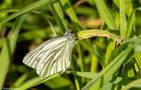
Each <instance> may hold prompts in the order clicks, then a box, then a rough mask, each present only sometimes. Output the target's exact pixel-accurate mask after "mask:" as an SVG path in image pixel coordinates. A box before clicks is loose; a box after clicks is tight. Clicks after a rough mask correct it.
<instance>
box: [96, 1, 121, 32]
mask: <svg viewBox="0 0 141 90" xmlns="http://www.w3.org/2000/svg"><path fill="white" fill-rule="evenodd" d="M95 4H96V6H97V9H98V12H99V14H100V16H101V18H102V19H103V20H104V21H105V22H106V24H107V26H108V27H109V28H110V29H112V30H117V29H118V28H117V26H116V23H115V21H114V19H113V17H112V15H111V14H110V12H109V10H108V8H107V7H106V5H105V3H104V0H95Z"/></svg>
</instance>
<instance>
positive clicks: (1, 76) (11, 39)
mask: <svg viewBox="0 0 141 90" xmlns="http://www.w3.org/2000/svg"><path fill="white" fill-rule="evenodd" d="M24 17H25V15H23V16H21V17H19V18H17V20H16V22H15V24H14V26H13V28H12V30H11V32H10V33H9V35H8V37H7V38H6V39H5V43H4V44H3V48H2V51H1V54H0V63H1V68H0V71H1V72H0V87H2V86H3V83H4V80H5V77H6V73H7V71H8V67H9V64H10V59H11V56H12V53H13V52H14V49H15V46H16V42H17V39H18V35H19V31H20V28H21V25H22V24H23V21H24Z"/></svg>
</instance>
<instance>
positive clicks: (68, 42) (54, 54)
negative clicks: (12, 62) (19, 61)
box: [23, 32, 75, 76]
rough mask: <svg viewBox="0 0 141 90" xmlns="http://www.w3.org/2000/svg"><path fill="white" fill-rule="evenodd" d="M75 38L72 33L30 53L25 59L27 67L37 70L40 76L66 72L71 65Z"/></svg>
mask: <svg viewBox="0 0 141 90" xmlns="http://www.w3.org/2000/svg"><path fill="white" fill-rule="evenodd" d="M74 42H75V37H74V35H73V34H71V33H70V32H67V33H65V34H64V36H63V37H58V38H53V39H50V40H48V41H46V42H44V43H43V44H41V45H39V46H38V47H37V48H35V49H34V50H32V51H30V52H29V53H28V54H27V55H26V56H25V57H24V59H23V63H25V64H26V65H27V66H29V67H32V68H35V69H36V72H37V74H39V75H40V76H50V75H52V74H54V73H57V72H59V71H64V70H66V69H67V68H68V67H69V65H70V61H69V58H70V55H71V52H72V49H73V46H74Z"/></svg>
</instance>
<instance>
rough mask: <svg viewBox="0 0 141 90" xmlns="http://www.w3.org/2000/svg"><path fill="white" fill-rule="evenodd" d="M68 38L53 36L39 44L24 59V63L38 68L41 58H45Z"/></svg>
mask: <svg viewBox="0 0 141 90" xmlns="http://www.w3.org/2000/svg"><path fill="white" fill-rule="evenodd" d="M64 41H66V38H64V37H60V38H53V39H50V40H48V41H46V42H44V43H43V44H41V45H39V46H38V47H37V48H35V49H34V50H32V51H30V52H29V53H28V54H27V55H26V56H25V57H24V59H23V63H24V64H26V65H27V66H29V67H32V68H36V67H37V66H38V64H39V63H40V62H41V60H44V57H45V55H48V54H49V53H50V52H51V51H52V50H54V49H58V48H61V47H62V46H63V44H62V43H63V42H64Z"/></svg>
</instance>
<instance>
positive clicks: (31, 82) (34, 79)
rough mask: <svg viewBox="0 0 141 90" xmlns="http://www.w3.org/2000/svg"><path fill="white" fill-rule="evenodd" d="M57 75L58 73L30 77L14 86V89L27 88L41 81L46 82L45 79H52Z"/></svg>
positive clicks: (25, 89)
mask: <svg viewBox="0 0 141 90" xmlns="http://www.w3.org/2000/svg"><path fill="white" fill-rule="evenodd" d="M58 76H60V74H58V73H56V74H54V75H52V76H50V77H35V78H33V79H30V80H28V81H26V82H24V83H23V84H22V85H21V86H19V87H16V88H15V89H16V90H27V89H29V88H31V87H33V86H36V85H39V84H41V83H43V82H46V81H48V80H50V79H53V78H55V77H58Z"/></svg>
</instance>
